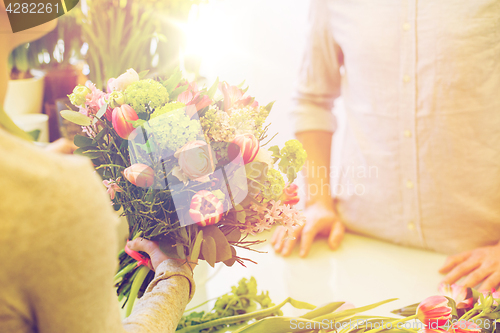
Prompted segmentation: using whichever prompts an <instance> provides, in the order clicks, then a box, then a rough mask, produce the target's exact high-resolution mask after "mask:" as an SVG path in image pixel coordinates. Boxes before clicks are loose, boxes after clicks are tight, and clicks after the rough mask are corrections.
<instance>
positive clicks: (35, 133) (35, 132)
mask: <svg viewBox="0 0 500 333" xmlns="http://www.w3.org/2000/svg"><path fill="white" fill-rule="evenodd" d="M40 132H41V131H40V130H39V129H34V130H32V131H29V132H27V133H28V135H30V136H31V137H32V138H33V141H38V138H39V137H40Z"/></svg>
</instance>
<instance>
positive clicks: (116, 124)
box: [112, 104, 139, 140]
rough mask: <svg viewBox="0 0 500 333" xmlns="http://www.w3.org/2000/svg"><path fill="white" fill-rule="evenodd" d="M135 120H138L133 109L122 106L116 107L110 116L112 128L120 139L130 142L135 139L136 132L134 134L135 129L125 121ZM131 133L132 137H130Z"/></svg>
mask: <svg viewBox="0 0 500 333" xmlns="http://www.w3.org/2000/svg"><path fill="white" fill-rule="evenodd" d="M137 119H139V117H138V116H137V113H135V111H134V109H132V107H131V106H130V105H127V104H123V105H122V106H120V107H117V108H115V109H114V110H113V114H112V121H113V128H114V129H115V131H116V133H117V134H118V135H119V136H120V137H121V138H122V139H125V140H132V139H133V138H134V137H135V135H136V132H134V130H135V128H134V126H133V125H132V124H131V123H129V122H128V121H127V120H137ZM132 132H134V133H132ZM131 133H132V135H131V136H130V134H131ZM129 136H130V138H129Z"/></svg>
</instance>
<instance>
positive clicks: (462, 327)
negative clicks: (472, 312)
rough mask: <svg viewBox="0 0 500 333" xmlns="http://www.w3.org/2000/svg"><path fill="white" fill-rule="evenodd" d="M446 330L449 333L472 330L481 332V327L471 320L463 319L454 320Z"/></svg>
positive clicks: (470, 331) (471, 331) (465, 332)
mask: <svg viewBox="0 0 500 333" xmlns="http://www.w3.org/2000/svg"><path fill="white" fill-rule="evenodd" d="M448 332H451V333H473V332H478V333H479V332H481V327H479V325H477V324H476V323H473V322H471V321H465V320H459V321H457V322H454V323H453V324H452V325H451V326H450V328H449V329H448Z"/></svg>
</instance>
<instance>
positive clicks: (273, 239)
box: [270, 226, 283, 246]
mask: <svg viewBox="0 0 500 333" xmlns="http://www.w3.org/2000/svg"><path fill="white" fill-rule="evenodd" d="M282 228H283V227H281V226H279V227H277V228H276V230H274V233H273V236H272V237H271V240H270V242H271V245H273V246H274V245H275V244H276V242H277V241H278V239H279V238H280V237H279V236H280V230H281V229H282Z"/></svg>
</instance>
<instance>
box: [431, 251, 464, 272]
mask: <svg viewBox="0 0 500 333" xmlns="http://www.w3.org/2000/svg"><path fill="white" fill-rule="evenodd" d="M470 254H471V253H470V252H463V253H460V254H456V255H454V256H449V257H448V258H446V261H445V262H444V264H443V266H441V268H440V269H439V273H441V274H446V273H448V272H449V271H451V270H452V269H453V268H454V267H455V266H457V265H458V264H460V263H461V262H463V261H465V260H467V259H468V258H469V256H470Z"/></svg>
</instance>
